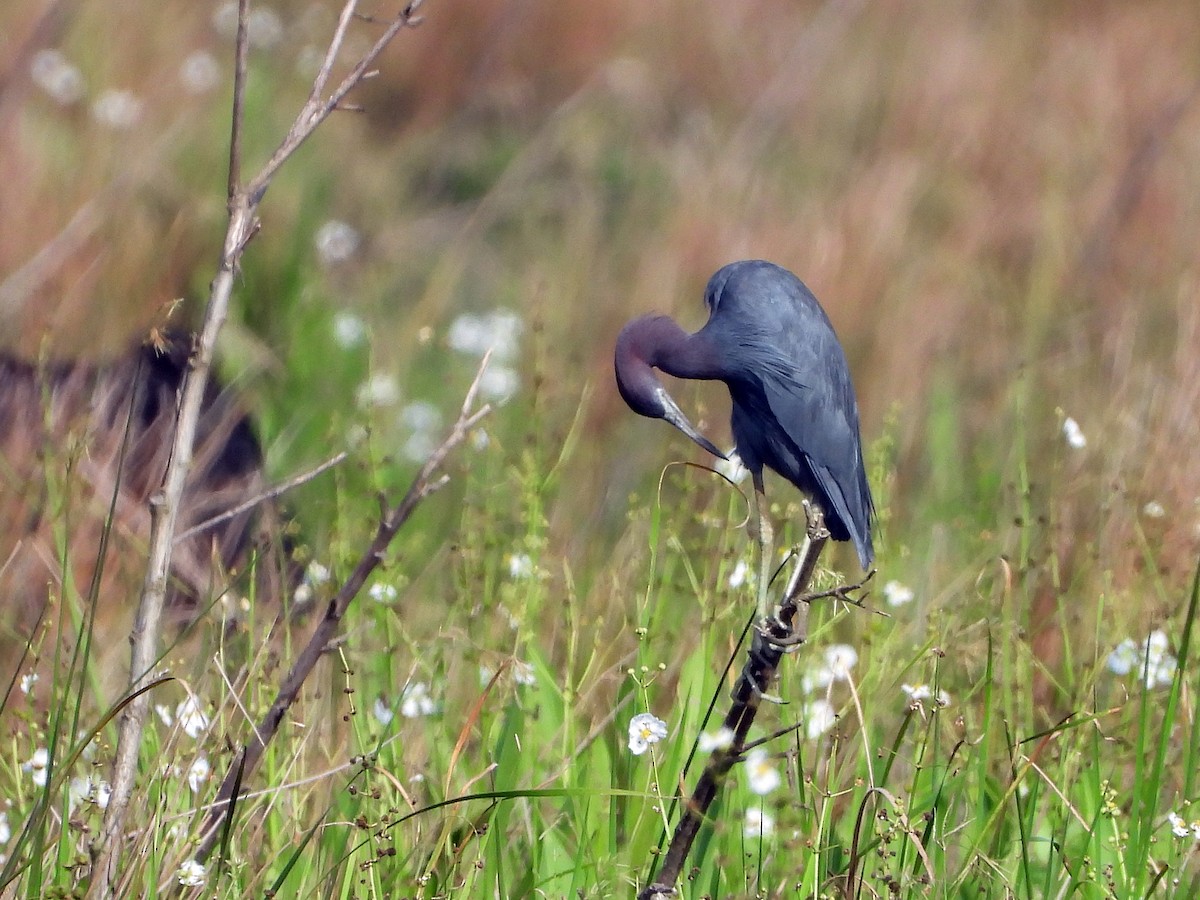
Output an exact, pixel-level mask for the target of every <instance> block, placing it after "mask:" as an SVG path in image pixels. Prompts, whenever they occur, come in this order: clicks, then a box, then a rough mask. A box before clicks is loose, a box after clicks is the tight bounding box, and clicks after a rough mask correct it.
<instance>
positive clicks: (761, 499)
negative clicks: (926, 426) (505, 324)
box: [615, 260, 875, 616]
mask: <svg viewBox="0 0 1200 900" xmlns="http://www.w3.org/2000/svg"><path fill="white" fill-rule="evenodd" d="M704 303H705V305H706V306H707V307H708V314H709V315H708V322H707V323H706V324H705V326H704V327H703V328H701V329H700V330H699V331H698V332H696V333H695V334H688V333H687V332H686V331H684V330H683V329H682V328H680V327H679V325H677V324H676V323H675V321H674V320H673V319H671V318H669V317H667V316H662V315H649V316H643V317H641V318H638V319H634V320H633V321H632V322H630V323H629V324H627V325H626V326H625V327H624V329H622V331H621V334H620V335H619V336H618V338H617V347H616V355H615V368H616V378H617V387H618V389H619V390H620V392H621V396H622V397H623V398H624V400H625V402H626V403H627V404H628V405H629V408H630V409H632V410H633V411H634V412H636V413H638V414H639V415H643V416H647V417H649V418H653V419H666V420H667V421H668V422H670V423H671V424H672V425H674V426H675V427H676V428H678V429H679V430H680V431H682V432H683V433H684V434H685V435H687V436H688V437H689V438H691V439H692V440H693V441H695V442H696V443H697V444H699V445H700V446H701V447H703V448H704V449H705V450H707V451H708V452H709V453H712V454H713V455H715V456H719V457H721V458H722V459H724V458H727V457H726V454H724V453H722V452H721V451H720V450H718V449H717V448H716V447H715V446H714V445H713V444H712V443H711V442H710V441H709V440H708V439H707V438H706V437H704V435H702V434H701V433H700V432H699V431H697V430H696V428H695V427H694V426H693V425H692V424H691V422H689V421H688V419H687V417H686V416H685V415H684V414H683V412H682V411H681V410H680V408H679V406H678V404H676V403H675V401H674V400H673V399H672V398H671V396H670V395H669V394H668V393H667V390H666V388H665V387H663V385H662V383H661V382H660V381H659V380H658V377H657V376H656V375H655V373H654V369H659V370H661V371H663V372H666V373H667V374H668V375H674V376H676V377H678V378H694V379H700V380H715V381H723V382H725V384H726V386H727V387H728V388H729V396H730V398H731V399H732V401H733V416H732V424H733V438H734V441H735V442H736V444H737V453H738V455H739V456H740V457H741V459H742V463H743V464H744V465H745V466H746V468H747V469H748V470H749V471H750V474H751V476H752V477H753V479H754V516H753V517H752V521H751V527H752V529H753V531H754V532H755V535H754V536H755V537H756V538H757V540H758V543H759V547H760V551H761V556H760V569H759V581H758V591H759V605H760V612H761V613H762V614H763V615H764V616H766V615H767V614H768V610H767V609H766V589H767V584H768V581H769V579H770V566H771V544H772V534H773V532H772V529H771V525H770V522H769V521H768V520H767V518H766V515H765V511H766V505H765V503H766V498H765V496H764V494H763V478H762V473H763V466H764V465H765V466H767V467H768V468H770V469H773V470H774V471H776V472H778V473H779V474H780V475H782V476H783V477H784V478H786V479H787V480H788V481H790V482H791V483H792V484H794V485H795V486H796V487H798V488H799V489H800V490H801V491H803V492H804V493H805V494H806V495H808V497H809V499H810V500H811V501H812V502H814V503H816V504H817V505H818V506H819V507H820V509H821V511H822V512H823V513H824V517H825V524H826V527H827V528H828V529H829V533H830V536H831V537H833V539H834V540H838V541H852V542H853V543H854V547H855V550H857V551H858V560H859V562H860V563H861V564H862V567H863V569H864V570H866V569H867V568H868V567H869V566H870V565H871V561H872V560H873V559H874V555H875V554H874V549H873V547H872V545H871V524H872V520H873V518H874V505H873V503H872V501H871V488H870V486H869V485H868V484H867V475H866V469H865V467H864V465H863V457H862V442H861V439H860V437H859V430H858V402H857V400H856V399H855V396H854V386H853V385H852V384H851V382H850V370H849V366H848V365H847V364H846V355H845V353H844V352H843V351H842V346H841V344H839V343H838V339H837V335H835V334H834V332H833V326H832V325H831V324H830V322H829V318H828V317H827V316H826V315H825V311H824V310H823V309H821V305H820V304H819V303H818V302H817V298H816V297H814V296H813V295H812V292H811V291H810V290H809V289H808V288H807V287H806V286H805V285H804V283H803V282H802V281H801V280H800V279H799V278H797V277H796V276H795V275H793V274H792V273H791V272H789V271H788V270H787V269H784V268H782V267H780V266H777V265H775V264H773V263H769V262H765V261H763V260H745V261H742V262H735V263H730V264H729V265H727V266H725V267H724V268H722V269H720V270H719V271H718V272H717V273H716V274H715V275H713V277H712V278H711V279H710V280H709V282H708V287H707V288H706V289H705V292H704Z"/></svg>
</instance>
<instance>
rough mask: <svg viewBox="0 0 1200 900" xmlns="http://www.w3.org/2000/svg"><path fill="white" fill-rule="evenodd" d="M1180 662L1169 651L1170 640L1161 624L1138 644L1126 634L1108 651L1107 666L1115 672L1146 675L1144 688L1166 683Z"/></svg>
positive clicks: (1149, 688) (1167, 683) (1141, 676)
mask: <svg viewBox="0 0 1200 900" xmlns="http://www.w3.org/2000/svg"><path fill="white" fill-rule="evenodd" d="M1178 666H1179V663H1178V661H1177V660H1176V659H1175V657H1174V656H1172V655H1171V641H1170V638H1168V637H1167V633H1166V632H1165V631H1163V630H1162V629H1161V628H1160V629H1157V630H1155V631H1152V632H1150V634H1149V635H1147V637H1146V639H1145V640H1144V641H1142V643H1141V644H1140V645H1139V644H1137V643H1135V642H1134V641H1133V639H1132V638H1125V640H1123V641H1121V643H1120V644H1118V645H1117V647H1116V649H1115V650H1113V651H1112V652H1111V653H1110V654H1108V670H1109V671H1110V672H1112V673H1114V674H1115V675H1129V674H1136V675H1137V676H1138V677H1139V678H1143V677H1144V679H1145V681H1144V683H1145V685H1146V688H1147V690H1153V689H1154V688H1156V687H1167V686H1169V685H1170V684H1171V682H1172V681H1173V680H1174V678H1175V670H1176V668H1178Z"/></svg>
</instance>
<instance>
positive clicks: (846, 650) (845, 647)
mask: <svg viewBox="0 0 1200 900" xmlns="http://www.w3.org/2000/svg"><path fill="white" fill-rule="evenodd" d="M857 664H858V651H857V650H855V649H854V648H853V647H851V646H850V645H849V644H834V645H833V646H831V647H826V648H825V665H826V666H827V667H828V669H829V674H830V675H831V676H833V680H834V681H849V680H850V670H851V669H853V668H854V667H855V666H856V665H857Z"/></svg>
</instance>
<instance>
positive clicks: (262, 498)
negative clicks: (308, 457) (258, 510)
mask: <svg viewBox="0 0 1200 900" xmlns="http://www.w3.org/2000/svg"><path fill="white" fill-rule="evenodd" d="M349 455H350V454H349V453H347V452H346V451H345V450H342V451H341V452H339V453H336V454H334V455H333V456H331V457H330V458H329V459H327V460H325V462H323V463H321V464H320V465H319V466H314V467H313V468H311V469H309V470H308V471H307V472H301V473H300V474H299V475H293V476H292V477H291V478H289V479H288V480H287V481H283V482H280V483H279V484H277V485H275V486H274V487H272V488H268V489H267V490H265V491H263V492H262V493H261V494H258V495H257V496H255V497H251V498H250V499H249V500H247V501H246V502H244V503H239V504H238V505H237V506H235V507H233V509H227V510H225V512H223V513H221V514H220V515H217V516H213V517H212V518H211V519H205V520H204V521H203V522H201V523H200V524H199V525H193V526H192V527H191V528H189V529H188V530H187V531H181V532H179V534H177V535H175V543H177V544H178V543H181V542H183V541H186V540H187V539H188V538H190V537H194V536H195V535H197V534H199V533H200V532H202V531H207V530H208V529H210V528H216V527H217V526H218V525H220V524H221V523H222V522H228V521H229V520H230V519H233V518H236V517H238V516H240V515H241V514H242V513H244V512H248V511H249V510H252V509H254V507H256V506H258V505H259V504H260V503H266V502H267V501H268V500H274V499H275V498H276V497H279V496H281V495H282V494H286V493H287V492H288V491H290V490H292V489H294V488H298V487H300V485H302V484H308V482H310V481H312V480H313V479H314V478H316V477H317V476H318V475H320V474H321V473H322V472H326V471H328V470H329V469H332V468H333V467H334V466H336V465H338V464H340V463H342V462H344V461H345V460H346V458H347V457H348V456H349Z"/></svg>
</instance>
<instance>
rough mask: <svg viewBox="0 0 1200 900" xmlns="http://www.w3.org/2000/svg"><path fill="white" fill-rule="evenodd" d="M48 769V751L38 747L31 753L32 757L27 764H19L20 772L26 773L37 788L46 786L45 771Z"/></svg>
mask: <svg viewBox="0 0 1200 900" xmlns="http://www.w3.org/2000/svg"><path fill="white" fill-rule="evenodd" d="M49 767H50V751H49V750H47V749H46V748H45V747H38V748H37V749H36V750H34V751H33V756H31V757H30V758H29V761H28V762H24V763H22V764H21V770H22V771H23V772H28V773H29V777H30V778H32V779H33V783H34V784H35V785H37V786H38V787H45V786H46V776H47V774H48V772H47V770H48V769H49Z"/></svg>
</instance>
